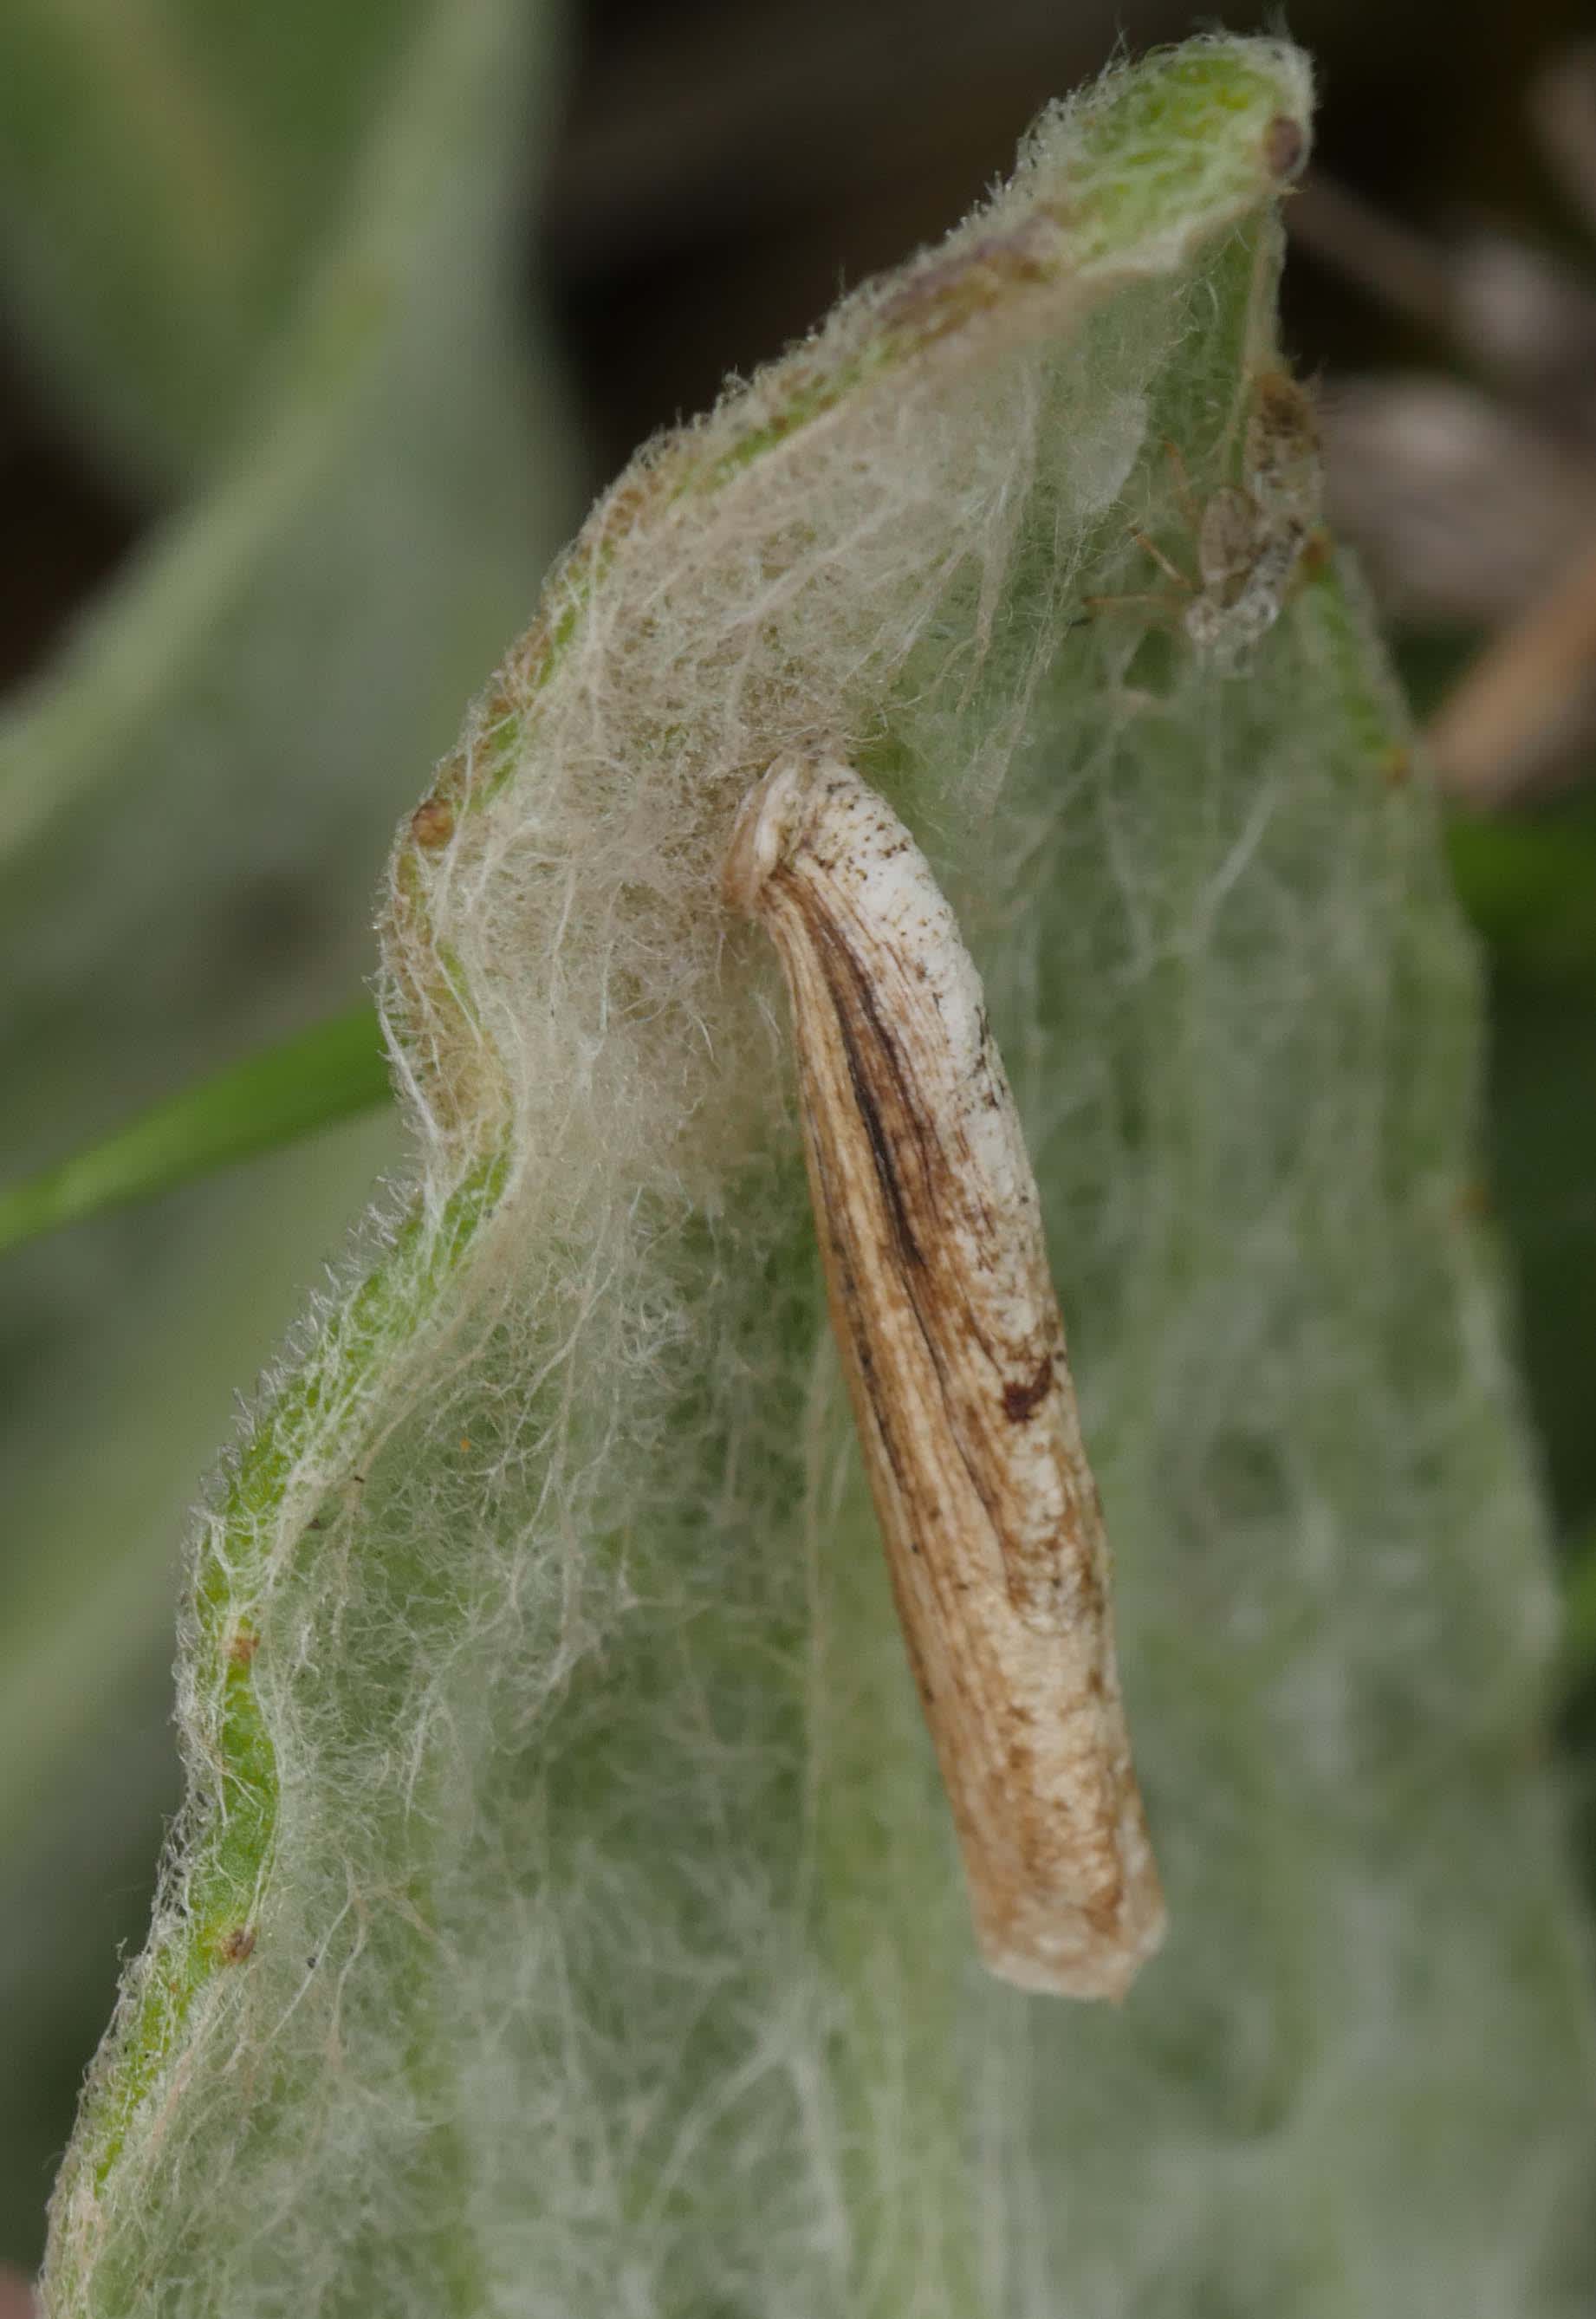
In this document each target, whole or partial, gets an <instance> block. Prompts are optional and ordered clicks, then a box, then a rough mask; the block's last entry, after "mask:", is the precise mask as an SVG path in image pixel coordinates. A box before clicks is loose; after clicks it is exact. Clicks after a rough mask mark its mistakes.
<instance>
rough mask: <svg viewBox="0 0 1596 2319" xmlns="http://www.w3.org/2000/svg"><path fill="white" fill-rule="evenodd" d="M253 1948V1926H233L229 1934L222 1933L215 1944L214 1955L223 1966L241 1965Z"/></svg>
mask: <svg viewBox="0 0 1596 2319" xmlns="http://www.w3.org/2000/svg"><path fill="white" fill-rule="evenodd" d="M254 1947H255V1927H254V1926H253V1925H235V1926H233V1927H232V1929H231V1931H230V1932H226V1933H223V1935H222V1936H221V1939H220V1940H219V1941H218V1942H217V1944H216V1954H217V1955H218V1956H219V1957H220V1958H221V1962H222V1963H223V1964H242V1963H243V1962H244V1960H245V1958H246V1957H247V1956H248V1955H249V1954H251V1952H252V1951H253V1949H254Z"/></svg>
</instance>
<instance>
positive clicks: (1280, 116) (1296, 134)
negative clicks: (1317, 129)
mask: <svg viewBox="0 0 1596 2319" xmlns="http://www.w3.org/2000/svg"><path fill="white" fill-rule="evenodd" d="M1307 158H1308V140H1307V139H1306V137H1304V136H1303V124H1302V122H1300V121H1294V120H1293V119H1292V117H1291V115H1290V114H1289V113H1276V115H1275V118H1274V120H1273V121H1271V122H1270V123H1269V125H1268V127H1267V129H1266V130H1265V131H1264V167H1265V168H1266V169H1267V171H1268V172H1269V175H1270V176H1272V177H1294V176H1296V174H1297V171H1298V170H1299V169H1300V168H1301V167H1302V166H1303V162H1304V161H1305V160H1306V159H1307Z"/></svg>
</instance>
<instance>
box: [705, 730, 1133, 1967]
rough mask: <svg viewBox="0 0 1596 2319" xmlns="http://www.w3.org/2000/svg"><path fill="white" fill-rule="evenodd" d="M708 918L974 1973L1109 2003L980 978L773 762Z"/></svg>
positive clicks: (1066, 1392) (1125, 1933) (1082, 1546)
mask: <svg viewBox="0 0 1596 2319" xmlns="http://www.w3.org/2000/svg"><path fill="white" fill-rule="evenodd" d="M726 895H727V898H728V900H730V901H731V902H732V903H733V904H734V905H735V907H739V908H742V909H744V910H746V911H748V912H749V913H751V914H753V915H755V916H759V917H760V918H761V919H762V922H763V923H764V925H766V927H767V929H768V931H769V932H770V934H771V937H772V939H773V941H774V943H775V944H776V948H777V952H778V954H779V956H780V960H781V963H782V966H783V969H784V970H785V973H786V976H787V981H788V986H789V996H790V998H791V1005H792V1018H793V1027H794V1035H795V1040H796V1043H797V1048H798V1080H799V1090H800V1099H801V1104H802V1110H803V1119H804V1142H805V1150H806V1157H807V1167H808V1173H809V1181H810V1188H811V1192H812V1195H813V1198H814V1202H815V1207H816V1224H817V1228H818V1233H819V1239H820V1244H821V1249H822V1253H823V1257H824V1260H825V1277H826V1290H827V1301H828V1304H829V1305H830V1309H831V1316H832V1322H833V1327H834V1332H835V1335H836V1339H837V1342H838V1346H839V1348H840V1350H841V1353H842V1358H843V1369H844V1373H845V1376H846V1378H847V1382H848V1388H849V1393H850V1395H851V1398H852V1403H853V1409H854V1414H855V1418H856V1420H857V1422H858V1426H859V1431H860V1438H861V1444H862V1447H863V1450H864V1457H865V1465H866V1470H867V1473H868V1475H869V1479H870V1489H871V1493H872V1495H873V1497H874V1500H875V1503H876V1510H877V1514H878V1518H879V1523H880V1528H881V1532H882V1536H883V1539H884V1541H885V1544H886V1548H887V1555H888V1567H889V1570H890V1574H891V1578H892V1586H893V1593H894V1596H895V1598H896V1601H897V1608H898V1612H899V1616H900V1618H901V1620H902V1622H903V1626H904V1629H905V1635H906V1643H907V1649H908V1656H909V1660H910V1665H911V1667H912V1669H913V1672H914V1674H915V1683H916V1687H917V1689H918V1691H919V1692H920V1696H921V1700H922V1702H923V1704H924V1711H925V1716H926V1720H927V1722H928V1724H929V1726H930V1728H931V1733H932V1737H933V1742H934V1744H935V1747H936V1751H937V1756H938V1760H939V1762H940V1764H941V1766H942V1777H943V1781H944V1783H945V1785H946V1788H947V1791H948V1796H949V1801H950V1804H951V1809H952V1814H953V1819H954V1824H955V1827H956V1828H957V1830H958V1834H959V1839H960V1846H961V1849H962V1852H963V1855H964V1862H965V1867H966V1872H967V1875H968V1878H969V1888H970V1894H971V1899H972V1904H973V1908H974V1913H975V1917H976V1923H977V1928H978V1934H979V1936H980V1940H981V1945H982V1949H983V1952H984V1954H985V1956H986V1959H987V1963H988V1964H990V1965H991V1966H992V1968H993V1970H994V1971H996V1972H1000V1973H1002V1974H1004V1975H1005V1976H1006V1977H1008V1978H1009V1979H1011V1980H1014V1981H1018V1982H1020V1983H1021V1984H1022V1985H1023V1986H1025V1987H1028V1988H1032V1989H1041V1990H1053V1991H1056V1992H1058V1993H1060V1994H1067V1995H1073V1996H1080V1997H1101V1996H1107V1997H1119V1996H1122V1995H1123V1992H1124V1990H1126V1989H1127V1988H1128V1987H1129V1985H1130V1982H1131V1981H1132V1978H1133V1976H1134V1974H1135V1972H1136V1971H1137V1969H1138V1967H1139V1966H1140V1965H1141V1963H1142V1962H1143V1961H1144V1960H1145V1959H1146V1957H1148V1956H1149V1955H1150V1954H1151V1953H1152V1951H1153V1949H1154V1948H1155V1947H1156V1946H1157V1945H1158V1942H1159V1937H1160V1936H1161V1933H1162V1929H1163V1907H1162V1899H1161V1896H1160V1893H1159V1882H1158V1876H1157V1872H1156V1870H1155V1869H1154V1866H1153V1863H1152V1855H1151V1851H1150V1845H1149V1842H1148V1838H1147V1832H1146V1827H1145V1825H1144V1822H1143V1818H1142V1812H1141V1798H1140V1795H1139V1793H1138V1791H1137V1787H1136V1782H1135V1776H1134V1773H1133V1772H1132V1766H1131V1758H1130V1747H1129V1742H1128V1739H1127V1737H1126V1733H1125V1727H1124V1719H1123V1710H1122V1706H1121V1701H1120V1692H1119V1681H1118V1675H1117V1671H1116V1668H1115V1664H1114V1637H1113V1617H1112V1609H1111V1605H1110V1601H1109V1592H1108V1580H1109V1563H1108V1554H1107V1548H1106V1544H1105V1539H1104V1536H1103V1530H1102V1524H1101V1513H1100V1509H1099V1506H1098V1503H1097V1494H1096V1484H1095V1483H1094V1482H1093V1479H1092V1476H1091V1472H1090V1468H1089V1467H1088V1466H1087V1462H1086V1457H1085V1452H1084V1449H1083V1448H1082V1447H1081V1443H1080V1438H1079V1426H1078V1419H1077V1417H1076V1413H1075V1403H1074V1394H1073V1388H1072V1386H1071V1384H1070V1379H1069V1364H1068V1360H1067V1358H1066V1354H1065V1346H1064V1332H1063V1327H1062V1323H1061V1322H1060V1321H1059V1313H1058V1306H1057V1302H1056V1299H1055V1298H1054V1295H1053V1292H1052V1287H1051V1283H1050V1279H1049V1277H1048V1273H1047V1266H1046V1258H1045V1253H1044V1250H1043V1248H1042V1242H1041V1223H1040V1215H1039V1212H1038V1207H1037V1202H1036V1195H1035V1187H1034V1184H1033V1181H1032V1177H1031V1173H1030V1166H1029V1161H1028V1160H1027V1159H1026V1156H1025V1152H1024V1146H1023V1139H1022V1138H1021V1135H1020V1131H1019V1126H1018V1122H1017V1119H1016V1117H1015V1115H1014V1105H1013V1098H1012V1096H1010V1095H1009V1092H1008V1087H1007V1083H1006V1080H1005V1078H1004V1075H1003V1067H1002V1063H1001V1061H1000V1060H999V1059H998V1056H997V1054H996V1049H995V1047H994V1046H993V1045H992V1043H991V1039H990V1034H989V1032H988V1030H987V1023H986V1012H985V1006H984V1002H983V1000H982V997H981V991H980V985H979V980H978V977H977V975H976V972H975V969H974V967H973V966H972V965H971V964H970V962H969V958H968V956H967V955H966V953H965V952H964V949H963V946H962V944H961V943H960V940H959V936H958V930H957V927H956V925H955V924H954V922H953V918H952V914H951V911H950V909H949V907H948V905H947V903H946V902H945V900H944V899H943V898H942V895H941V893H940V891H939V890H938V889H937V887H936V885H935V882H934V880H933V878H932V875H931V871H930V869H929V867H928V865H927V864H926V862H925V861H924V856H923V855H922V854H921V853H920V852H919V850H918V848H917V847H916V846H915V844H914V842H913V840H912V839H911V838H910V836H909V835H908V833H907V832H906V830H905V828H904V827H903V825H902V824H901V823H900V822H899V821H898V820H897V817H895V816H894V815H893V814H892V813H891V812H890V811H889V809H888V808H887V806H886V805H885V804H884V803H883V802H882V801H881V799H879V798H877V797H876V796H875V795H874V794H873V793H872V792H871V791H870V790H869V789H868V788H866V786H865V784H864V783H863V782H862V781H861V780H860V779H859V777H858V775H857V774H855V773H854V772H852V770H851V769H850V768H848V767H846V766H844V765H843V764H841V763H839V762H834V761H831V760H827V759H825V758H820V757H816V758H810V759H794V760H789V761H786V762H783V763H781V764H780V765H778V766H776V767H773V768H772V770H771V772H770V774H768V775H767V777H766V779H765V781H763V782H762V783H761V785H760V787H759V788H758V789H757V790H755V791H754V792H753V796H752V797H751V798H750V799H749V800H748V802H747V804H746V805H745V807H744V811H743V813H742V815H741V817H740V818H739V822H738V826H737V830H736V833H735V837H734V841H733V845H732V849H731V852H730V854H729V856H728V860H727V864H726Z"/></svg>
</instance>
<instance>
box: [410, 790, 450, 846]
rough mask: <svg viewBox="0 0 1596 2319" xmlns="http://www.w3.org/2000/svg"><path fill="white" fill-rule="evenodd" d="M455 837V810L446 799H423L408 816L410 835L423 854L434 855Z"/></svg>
mask: <svg viewBox="0 0 1596 2319" xmlns="http://www.w3.org/2000/svg"><path fill="white" fill-rule="evenodd" d="M410 835H411V836H412V837H413V838H414V839H415V841H416V844H418V845H419V847H420V848H421V851H422V852H423V853H437V851H438V849H439V847H440V846H444V845H446V844H448V842H449V840H450V838H451V837H453V835H455V808H454V807H453V806H452V805H450V803H449V802H448V800H447V799H446V798H439V797H429V798H424V799H422V801H421V803H420V804H419V806H418V807H417V808H416V810H415V811H414V813H412V814H411V816H410Z"/></svg>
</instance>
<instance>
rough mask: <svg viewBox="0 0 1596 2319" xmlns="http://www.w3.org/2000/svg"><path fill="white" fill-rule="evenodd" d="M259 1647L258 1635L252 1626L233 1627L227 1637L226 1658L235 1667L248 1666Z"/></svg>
mask: <svg viewBox="0 0 1596 2319" xmlns="http://www.w3.org/2000/svg"><path fill="white" fill-rule="evenodd" d="M259 1648H260V1637H259V1635H258V1634H257V1632H256V1630H255V1629H254V1628H253V1627H235V1628H234V1629H233V1631H232V1633H231V1634H230V1636H229V1637H228V1638H227V1656H228V1660H229V1663H230V1665H233V1666H236V1667H247V1666H248V1665H250V1664H251V1663H252V1662H253V1660H254V1657H255V1654H256V1652H257V1650H258V1649H259Z"/></svg>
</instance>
